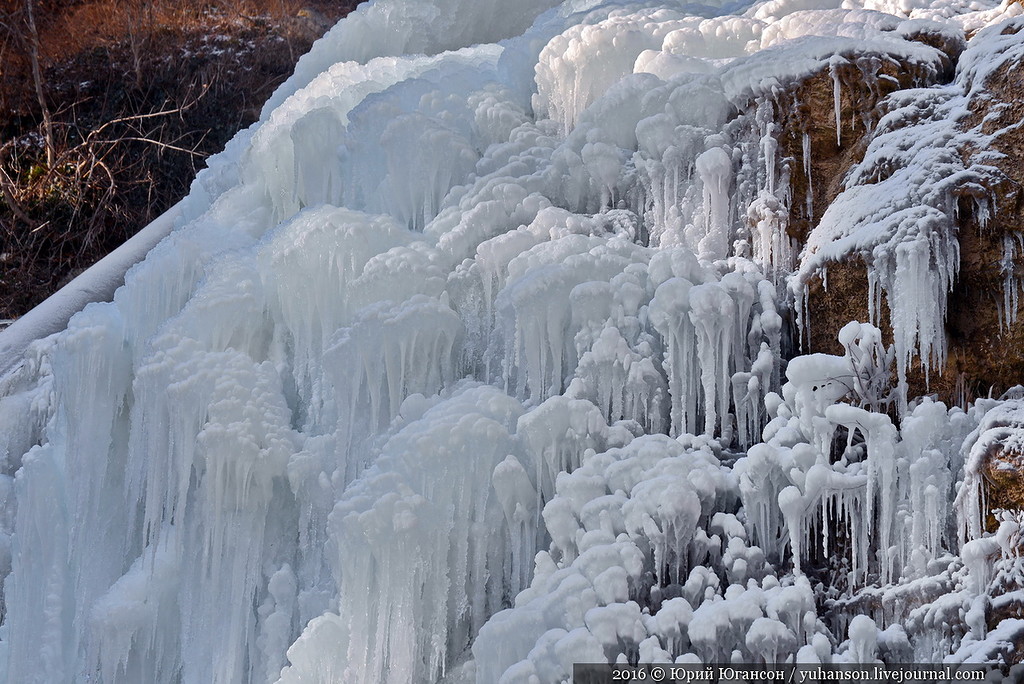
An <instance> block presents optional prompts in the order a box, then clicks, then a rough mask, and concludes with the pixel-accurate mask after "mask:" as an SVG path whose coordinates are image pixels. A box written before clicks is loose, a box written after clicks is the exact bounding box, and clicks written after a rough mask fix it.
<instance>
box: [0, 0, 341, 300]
mask: <svg viewBox="0 0 1024 684" xmlns="http://www.w3.org/2000/svg"><path fill="white" fill-rule="evenodd" d="M354 4H355V3H354V2H353V3H351V4H350V5H348V6H344V5H335V4H332V3H330V2H328V1H323V2H312V3H311V2H299V1H298V0H269V1H268V2H253V1H250V0H216V1H211V2H205V3H188V2H185V3H181V2H171V1H169V0H155V1H154V2H142V1H141V0H77V1H75V0H60V1H54V2H49V3H46V2H42V1H40V0H37V1H36V7H35V18H36V23H37V27H38V53H39V61H40V66H41V72H42V85H43V88H42V90H43V95H44V101H45V103H46V105H47V109H48V110H49V113H50V114H51V118H52V139H53V148H54V149H53V153H52V154H51V155H49V156H50V157H51V158H50V159H48V155H47V153H46V146H45V144H44V140H45V137H46V136H45V128H44V125H43V116H42V109H41V106H40V102H39V98H38V97H37V94H36V91H35V88H34V81H33V79H32V72H31V68H30V67H31V65H30V60H29V58H28V54H29V52H28V50H27V49H26V47H27V45H26V41H25V38H24V35H25V33H24V32H22V33H21V34H19V33H18V32H17V31H18V29H19V27H21V28H24V21H23V20H24V16H23V7H24V2H23V0H16V1H13V2H12V1H10V0H4V1H2V2H0V21H3V26H2V27H0V29H2V30H0V319H3V318H13V317H16V316H18V315H20V314H22V313H24V312H25V311H27V310H28V309H29V308H31V307H32V306H34V305H35V304H37V303H38V302H40V301H42V299H44V298H45V297H47V296H48V295H49V294H51V293H52V292H53V291H54V290H55V289H56V288H57V287H59V286H60V285H61V284H63V283H64V282H66V281H67V280H69V279H70V278H71V277H73V276H74V275H76V274H77V273H78V272H80V271H81V270H83V269H84V268H86V267H88V266H89V265H90V264H91V263H93V262H95V261H96V260H98V259H99V258H101V257H102V256H103V255H104V254H106V253H107V252H109V251H110V250H111V249H113V248H115V247H116V246H117V245H118V244H120V243H121V242H122V241H123V240H124V239H126V238H127V237H130V236H131V235H132V234H133V233H134V232H135V231H136V230H138V229H139V228H141V227H143V226H144V225H145V224H146V223H148V222H149V221H150V220H152V219H153V218H155V217H156V216H158V215H159V214H160V213H162V212H163V211H164V210H166V209H167V208H168V207H170V206H171V205H172V204H173V203H174V202H176V201H177V200H178V199H180V198H181V197H182V196H183V195H184V194H185V193H186V192H187V190H188V187H189V184H190V183H191V181H192V178H194V176H195V174H196V172H197V170H198V169H200V168H202V165H203V160H204V159H205V158H206V157H207V156H209V155H210V154H213V153H215V152H217V151H219V150H220V149H222V148H223V146H224V144H225V143H226V142H227V140H228V139H230V137H231V136H232V135H234V133H235V132H236V131H238V130H239V129H240V128H242V127H244V126H247V125H248V124H250V123H251V122H252V121H253V120H255V118H256V116H257V115H258V112H259V109H260V107H261V106H262V103H263V102H264V101H265V100H266V99H267V98H268V97H269V96H270V94H271V93H272V92H273V90H274V88H276V87H277V85H278V84H280V83H281V82H282V81H283V80H284V79H285V78H286V77H287V75H288V74H289V73H291V70H292V68H293V67H294V63H295V61H296V60H297V59H298V57H299V56H300V55H301V54H303V53H304V52H305V51H306V50H308V49H309V46H310V45H311V43H312V41H313V40H315V39H316V38H317V37H319V35H321V34H322V33H323V31H324V30H325V29H326V28H327V27H328V26H329V25H330V24H332V23H333V22H334V21H336V20H337V19H338V18H340V16H342V15H343V14H345V13H346V12H347V11H348V10H349V9H351V8H352V7H353V6H354ZM300 14H301V15H302V16H300Z"/></svg>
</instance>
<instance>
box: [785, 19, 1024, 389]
mask: <svg viewBox="0 0 1024 684" xmlns="http://www.w3.org/2000/svg"><path fill="white" fill-rule="evenodd" d="M1010 26H1011V27H1013V26H1014V25H1013V24H1011V25H1010ZM1018 28H1019V27H1018ZM1016 30H1017V28H1010V29H1004V34H1005V33H1006V32H1007V31H1016ZM919 39H920V40H922V41H923V42H928V43H929V44H932V45H935V46H937V47H941V49H942V50H943V51H944V52H945V53H946V54H947V55H948V56H949V59H950V65H951V66H950V69H949V70H948V71H947V72H946V73H945V74H944V76H945V77H946V78H952V75H953V67H952V65H953V64H955V61H956V60H957V58H958V57H959V54H960V51H961V47H960V46H959V45H957V44H956V43H955V42H951V41H950V40H949V39H948V38H947V37H944V36H942V35H939V34H935V33H928V32H926V31H922V32H921V34H920V35H919ZM876 59H877V58H876ZM1017 64H1018V62H1017V61H1016V60H1014V59H1006V60H1004V61H1003V62H1002V64H1001V65H1000V66H999V68H997V69H995V70H994V71H992V72H991V73H988V74H985V75H984V76H983V77H981V78H979V79H978V81H977V82H974V83H972V84H971V92H970V93H969V97H968V100H967V101H968V103H969V113H966V115H965V116H963V118H962V119H961V120H960V122H959V124H958V126H959V128H960V129H961V130H964V131H976V132H977V133H978V134H979V136H978V137H979V138H982V139H985V140H986V141H991V144H990V145H988V146H987V147H986V149H970V148H967V149H963V150H962V151H961V153H962V155H963V157H964V160H965V164H966V163H967V159H968V158H969V157H972V156H973V157H975V158H977V156H978V155H981V156H982V157H983V158H984V159H985V163H986V164H989V165H991V166H992V167H994V168H995V169H997V170H998V173H997V174H994V177H999V178H1000V180H999V182H994V183H992V184H990V185H989V186H988V187H979V186H978V185H977V184H967V185H966V186H965V188H964V189H963V190H962V191H961V192H962V194H960V195H959V197H958V200H957V203H956V211H955V222H956V226H955V234H956V237H957V240H958V243H959V257H960V259H959V273H958V276H957V278H956V279H955V281H954V283H953V287H952V290H951V292H950V293H949V296H948V301H947V306H948V309H947V317H946V321H945V334H946V340H947V357H946V359H945V363H943V364H941V365H940V366H939V367H937V368H933V369H931V370H930V372H928V373H925V372H924V369H922V368H921V366H920V362H919V361H917V360H915V362H914V363H913V364H912V365H911V367H910V369H909V371H908V377H907V379H908V385H909V388H908V390H909V391H908V395H909V396H911V397H913V396H918V395H924V394H937V395H938V396H939V398H940V399H942V400H943V401H946V402H947V403H956V404H965V403H966V402H968V401H971V400H973V399H974V398H976V397H982V396H999V395H1000V394H1002V393H1003V392H1004V391H1005V390H1006V389H1008V388H1009V387H1012V386H1014V385H1016V384H1018V383H1020V382H1021V380H1022V379H1024V317H1022V316H1021V309H1022V307H1024V301H1021V300H1020V298H1019V297H1018V296H1017V294H1016V292H1015V290H1016V289H1017V288H1018V287H1020V278H1021V275H1022V274H1024V265H1022V262H1021V252H1022V251H1024V249H1022V245H1024V243H1022V242H1021V237H1020V233H1019V232H1018V231H1019V230H1020V226H1021V225H1022V219H1024V216H1022V214H1021V209H1022V207H1021V194H1020V188H1021V184H1022V183H1024V164H1022V163H1021V152H1020V150H1022V149H1024V132H1022V131H1021V130H1020V129H1019V122H1020V121H1021V120H1022V118H1024V102H1022V101H1021V99H1020V96H1019V93H1020V92H1024V75H1022V74H1021V72H1020V71H1019V69H1016V68H1015V67H1016V66H1017ZM865 66H868V68H865ZM878 67H879V68H878V70H877V71H874V72H873V71H872V69H871V68H870V65H865V64H852V63H851V64H850V66H849V67H847V68H844V69H843V70H842V72H841V80H842V110H841V120H842V122H843V130H842V144H841V145H837V143H836V133H835V117H834V116H833V115H832V111H831V110H832V98H833V82H832V79H831V78H830V77H829V76H830V75H829V74H828V73H821V74H819V75H817V76H816V77H814V78H812V79H810V80H808V81H807V82H805V83H803V84H802V85H801V86H800V87H799V88H798V89H796V90H795V91H794V92H793V93H792V95H791V96H790V97H791V98H792V100H793V102H794V107H793V109H792V111H794V112H798V113H796V114H795V115H794V116H793V117H792V119H791V120H790V121H789V122H787V129H786V135H785V136H784V138H783V144H784V146H785V148H786V150H787V154H789V155H791V156H793V157H795V158H801V153H802V150H801V149H800V145H801V137H802V134H803V132H804V130H805V131H806V133H807V134H808V136H809V142H810V145H809V147H810V156H811V163H810V171H811V173H810V177H809V179H808V178H807V176H806V175H805V174H802V173H795V174H794V177H793V196H794V201H793V206H794V212H793V213H794V216H793V219H792V221H791V223H790V227H791V232H792V234H793V235H794V237H796V238H798V239H799V240H800V242H801V244H803V242H804V240H805V239H806V238H807V235H808V233H809V231H810V230H811V229H812V228H813V227H814V226H815V225H816V223H817V221H818V220H819V219H820V217H821V216H822V214H823V213H824V211H825V209H826V208H827V207H828V206H829V204H830V203H831V202H832V201H834V200H835V198H836V197H837V196H838V195H839V193H840V192H841V191H843V189H844V181H845V179H846V176H847V175H848V173H849V172H850V170H851V168H853V166H854V165H855V164H857V163H859V162H860V161H861V160H862V158H863V156H864V153H865V150H866V149H867V143H868V141H869V140H870V132H869V130H868V126H870V125H871V123H872V122H875V121H878V119H879V118H880V116H881V115H882V109H883V108H884V106H885V104H884V103H882V104H881V105H880V102H881V101H882V98H883V97H884V96H885V95H887V94H888V93H891V92H894V91H895V90H897V89H898V88H905V87H907V85H908V80H910V79H909V78H908V75H907V74H906V73H905V72H903V71H901V70H900V69H899V67H898V65H892V64H890V63H888V62H884V61H883V62H881V63H880V64H879V65H878ZM875 74H877V76H875ZM897 83H898V85H897ZM939 85H940V86H941V84H939ZM801 122H804V125H805V126H806V128H805V129H804V130H801V129H800V128H799V126H800V123H801ZM865 124H867V125H865ZM798 166H799V165H798ZM808 180H809V186H810V188H811V189H812V190H813V201H812V202H810V203H808V202H806V201H803V202H802V201H801V200H800V198H801V197H804V198H806V193H807V192H808ZM976 199H983V200H987V203H988V207H990V208H991V209H990V211H985V210H984V209H983V210H981V211H979V210H978V206H979V204H978V202H976V201H975V200H976ZM808 207H810V208H811V211H808ZM1016 291H1017V292H1019V290H1016ZM868 304H869V284H868V278H867V269H866V265H865V263H864V261H863V255H862V254H859V253H851V254H849V255H848V256H847V258H845V259H843V260H841V261H836V262H833V263H830V264H829V266H828V270H827V274H826V276H825V277H824V278H821V277H817V278H814V279H812V281H811V282H809V283H808V293H807V310H806V317H805V320H806V324H807V325H806V330H805V331H804V335H805V338H804V344H805V349H809V350H810V351H812V352H816V351H823V352H828V353H840V352H841V351H842V350H841V349H839V348H838V346H837V342H836V334H837V332H838V330H839V329H840V328H841V327H842V326H843V325H844V324H845V323H846V322H848V321H850V320H868V315H869V312H868ZM877 313H878V315H877V319H878V320H877V321H876V323H877V324H879V325H880V327H882V329H883V331H885V334H886V340H887V341H888V342H891V341H892V329H891V321H890V313H889V308H888V306H887V302H886V299H885V298H884V297H883V298H881V301H880V307H879V311H878V312H877Z"/></svg>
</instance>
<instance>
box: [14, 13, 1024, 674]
mask: <svg viewBox="0 0 1024 684" xmlns="http://www.w3.org/2000/svg"><path fill="white" fill-rule="evenodd" d="M1021 13H1022V9H1021V6H1020V5H1019V4H1013V3H1005V4H1003V5H996V4H993V3H992V2H989V1H988V0H978V1H977V2H970V3H968V2H966V0H964V1H963V2H961V1H959V0H955V1H953V2H936V3H935V4H934V6H932V5H930V4H928V3H927V2H897V1H896V0H892V1H891V2H890V1H889V0H844V1H843V2H839V1H838V0H760V1H758V2H754V3H750V2H744V0H737V1H736V2H725V3H724V4H722V5H721V6H720V7H709V6H708V5H687V4H685V3H682V2H673V1H668V0H636V1H630V0H612V1H609V2H602V1H601V0H565V1H564V2H558V1H557V0H521V1H518V2H500V1H498V0H475V1H474V0H433V2H420V1H418V0H379V1H377V2H371V3H364V4H363V5H360V7H359V9H358V10H356V11H355V12H353V13H352V14H351V15H350V16H348V17H347V18H345V19H344V20H342V21H341V22H340V23H339V24H338V25H337V26H336V27H335V28H334V29H332V30H331V31H330V32H329V33H328V34H327V35H326V36H325V37H324V38H323V39H321V40H320V41H319V42H317V43H316V44H315V45H314V47H313V49H312V51H311V52H310V53H309V54H308V55H306V56H305V57H303V58H302V60H301V61H300V62H299V64H298V67H297V69H296V72H295V75H294V76H292V78H291V79H290V80H288V81H287V82H286V83H285V84H284V85H283V86H281V88H280V89H279V90H278V91H277V92H276V93H275V94H274V96H273V98H272V99H271V101H270V102H269V103H268V104H267V106H266V107H265V108H264V111H263V116H262V118H261V120H260V121H259V122H258V123H256V124H254V125H253V126H252V127H251V128H250V129H248V130H245V131H242V132H241V133H239V134H238V135H237V136H236V137H235V139H234V140H233V141H232V142H231V143H230V144H229V145H228V147H227V149H226V150H225V151H224V152H223V153H221V154H220V155H219V156H217V157H215V158H213V159H211V160H210V163H209V168H207V169H206V170H204V171H203V172H201V173H200V174H199V176H198V177H197V179H196V180H195V182H194V184H193V186H192V191H191V194H190V195H189V197H188V198H187V199H186V200H185V201H184V203H183V204H182V207H181V215H180V216H179V218H178V219H177V223H176V226H175V229H174V230H173V232H171V233H170V235H168V237H166V238H165V239H164V240H163V241H162V242H160V243H159V244H158V245H157V246H156V247H155V248H154V249H152V251H150V252H149V254H148V255H147V256H146V258H145V260H144V261H142V262H140V263H138V264H137V265H136V266H134V267H133V268H132V269H131V270H130V271H129V272H128V274H127V276H126V279H125V280H126V282H125V285H124V286H123V287H121V288H120V289H119V290H118V291H117V292H116V294H115V295H114V297H113V301H112V302H109V303H94V304H90V305H89V306H87V307H86V308H85V309H84V310H83V311H81V312H80V313H78V314H77V315H75V316H74V317H73V318H72V320H71V322H70V323H69V325H68V326H67V329H66V330H65V331H63V332H61V333H58V334H55V335H53V336H50V337H47V338H45V339H42V340H38V341H36V342H35V343H34V344H33V345H32V346H31V347H30V349H29V350H28V352H27V353H26V355H25V358H24V361H23V362H22V363H21V364H20V365H19V366H18V368H17V369H15V370H14V371H13V372H11V373H9V374H8V375H6V376H4V377H3V378H2V379H0V470H2V473H0V574H2V576H3V577H4V578H5V579H4V584H3V602H2V608H3V622H2V627H0V681H6V682H10V683H11V684H14V683H18V684H22V683H33V682H35V683H39V684H60V683H64V682H68V683H70V682H102V683H104V684H114V683H118V682H120V683H125V684H128V683H138V682H152V683H154V684H164V683H166V684H174V683H179V682H180V683H182V684H211V683H212V684H243V683H245V684H255V683H256V682H265V683H266V684H274V683H276V682H280V683H282V684H285V683H287V684H300V683H302V684H314V683H326V682H341V681H346V682H366V683H373V682H389V683H390V682H393V683H396V684H397V683H408V682H448V683H449V684H456V683H459V682H463V683H464V682H478V683H479V684H498V683H501V684H514V683H517V682H522V683H524V684H526V683H528V682H539V683H549V682H551V683H555V682H562V681H568V680H569V679H570V678H571V674H572V664H573V663H574V662H617V661H618V662H632V663H635V662H638V661H639V662H645V663H649V662H679V663H692V662H702V661H703V662H733V663H739V662H744V663H766V662H767V663H797V662H799V663H840V662H865V661H866V660H874V659H876V658H877V659H878V660H880V661H886V662H943V661H947V662H961V661H964V660H968V659H980V660H983V661H989V662H999V661H1000V659H1001V658H1005V656H1006V653H1007V649H1008V648H1009V646H1008V645H1012V643H1013V641H1014V639H1018V638H1019V636H1020V634H1021V632H1024V629H1022V627H1024V622H1022V621H1021V620H1019V619H1016V618H1007V619H1005V620H1003V622H1001V623H999V624H998V625H995V626H993V625H990V624H987V622H986V612H985V611H986V610H987V609H988V607H991V606H992V605H996V604H999V605H1003V604H1006V605H1010V604H1011V603H1012V601H1021V596H1020V595H1015V594H1014V592H1017V591H1024V587H1022V585H1021V578H1022V577H1024V561H1022V560H1021V553H1022V546H1021V534H1022V533H1021V530H1022V529H1024V528H1022V525H1024V519H1022V518H1021V514H1020V512H1019V511H1018V512H1014V511H1008V510H1006V511H1004V510H992V511H990V510H989V508H988V507H987V502H986V499H985V490H984V486H983V475H982V473H981V472H980V471H979V468H980V467H981V466H980V463H981V460H982V458H983V456H984V454H985V453H986V450H987V449H989V448H990V447H991V445H992V444H995V443H998V441H999V440H1001V439H1006V438H1007V437H1006V436H1007V434H1010V435H1011V437H1010V438H1011V439H1020V437H1014V436H1013V435H1016V434H1017V433H1016V432H1014V430H1017V429H1024V403H1022V402H1024V399H1022V398H1021V396H1020V395H1019V394H1018V395H1013V396H1008V397H1007V398H1006V399H1005V400H1002V401H1001V400H996V399H987V400H979V401H977V402H975V403H973V404H971V405H969V406H962V407H958V406H947V405H945V404H943V403H941V402H939V401H936V400H934V399H933V398H929V397H925V398H915V397H913V396H908V380H907V377H908V373H909V372H910V369H912V368H913V367H914V364H918V366H920V367H922V368H923V370H924V372H925V373H927V372H928V371H929V369H940V368H941V365H942V363H943V362H944V361H945V357H946V342H945V335H944V332H943V325H944V322H945V316H946V312H947V309H946V297H947V294H948V292H949V290H950V287H951V285H952V283H953V282H954V280H955V279H956V277H957V273H958V264H959V243H958V237H957V232H956V229H955V226H956V223H955V221H956V212H957V211H958V206H959V205H958V198H960V201H962V199H963V197H965V196H968V197H970V198H972V200H971V201H973V202H974V205H973V206H975V208H976V210H977V212H978V213H985V212H988V211H998V207H996V206H994V205H993V204H992V202H991V201H990V198H989V196H988V195H987V194H986V192H985V191H984V188H988V187H991V184H992V183H993V182H996V181H997V180H998V179H997V176H998V171H997V170H996V169H995V168H994V167H993V166H992V165H991V164H990V162H991V157H990V156H986V154H985V153H984V152H983V150H984V149H985V144H986V138H985V136H986V135H995V133H992V132H991V131H987V130H986V131H984V132H983V131H982V130H981V129H980V128H979V129H971V128H969V127H967V126H959V125H958V124H957V122H958V121H960V120H961V119H963V118H964V117H965V116H966V115H967V113H968V111H969V109H970V107H969V104H970V101H971V98H972V97H974V93H975V92H976V91H977V89H978V88H981V87H983V85H984V79H985V78H986V77H987V74H989V73H991V72H992V70H994V69H995V68H997V67H998V66H999V65H1001V64H1004V63H1010V62H1011V60H1015V59H1019V58H1020V56H1021V54H1022V53H1024V31H1022V29H1024V21H1022V20H1021V19H1015V18H1014V17H1015V16H1016V15H1019V14H1021ZM1018 32H1020V33H1018ZM967 33H970V34H975V35H974V37H973V39H972V40H970V41H966V39H965V34H967ZM922 36H925V37H926V38H928V39H924V38H922ZM944 45H945V46H954V47H955V48H956V50H955V54H951V50H944V49H943V46H944ZM961 50H962V51H963V52H962V54H960V51H961ZM954 61H956V64H954V63H953V62H954ZM886 65H888V66H886ZM892 65H897V67H898V69H899V71H900V78H902V79H904V80H903V81H902V82H897V79H896V78H895V77H893V76H891V75H889V72H885V71H884V69H885V68H889V69H890V71H891V68H892ZM850 74H855V75H856V77H857V78H861V79H864V80H865V82H868V83H869V84H871V87H876V90H877V92H878V93H879V94H880V95H879V97H881V96H882V94H884V93H888V92H890V91H891V90H893V89H895V86H893V82H896V85H898V86H899V87H900V89H897V90H896V91H895V92H894V93H892V94H891V95H888V97H887V98H886V99H885V100H884V103H885V106H884V107H883V108H882V109H881V110H880V112H881V113H880V115H879V116H878V117H877V118H875V119H872V118H871V117H870V116H867V117H866V118H865V119H864V120H860V119H858V120H856V121H851V120H849V119H844V118H843V116H842V111H843V109H842V108H843V107H844V103H845V102H849V100H850V98H851V97H852V95H851V92H850V91H849V84H850V81H849V79H850V78H852V77H851V76H850ZM818 76H820V77H821V78H823V79H825V80H826V82H827V84H828V102H829V104H830V107H832V108H834V111H833V110H832V109H828V110H826V111H822V112H815V115H816V116H817V117H819V118H820V119H821V121H819V122H817V125H824V126H830V127H832V128H834V131H833V130H832V128H830V129H829V131H830V135H829V136H826V138H827V140H828V141H829V144H833V145H839V146H840V147H842V146H846V145H853V140H854V138H855V137H863V138H864V140H865V149H864V150H863V158H862V160H861V161H859V162H858V163H856V164H855V165H854V166H853V167H852V169H851V171H850V173H849V174H848V175H847V176H846V178H845V180H844V184H843V188H842V191H841V192H839V193H838V196H837V197H836V198H835V200H834V201H833V202H832V203H831V204H830V205H829V207H828V209H827V211H825V212H824V214H823V215H822V216H820V217H813V216H811V215H810V214H811V213H813V207H814V197H815V196H818V195H815V193H819V194H820V196H824V195H823V193H824V192H825V191H826V189H825V188H821V187H817V188H816V187H812V178H811V168H812V159H811V155H812V154H814V149H813V145H812V142H811V138H810V135H809V128H800V126H802V125H803V124H801V123H800V122H799V121H796V120H794V119H793V117H791V116H790V114H791V113H790V112H788V111H785V109H784V107H783V104H782V103H784V102H786V101H787V100H785V98H783V94H784V93H785V92H787V89H790V90H793V89H795V88H796V86H797V85H798V84H800V83H802V82H804V81H806V80H807V79H811V78H814V77H818ZM886 79H888V81H886ZM879 84H880V85H879ZM883 91H884V92H883ZM794 126H796V128H794ZM784 134H785V135H788V136H791V139H792V140H797V141H799V142H798V144H796V145H791V144H789V143H788V142H786V141H785V140H784V139H783V136H784ZM965 150H973V151H974V152H978V151H979V150H981V151H982V152H978V153H976V154H975V153H974V152H967V151H965ZM972 155H973V156H972ZM797 179H801V180H800V182H799V183H797ZM796 216H800V217H802V220H804V219H806V221H807V223H808V225H809V226H810V227H811V230H809V233H808V234H807V235H806V236H799V235H798V234H797V232H795V231H793V230H791V229H790V222H791V219H792V218H793V217H796ZM1008 244H1009V247H1008V250H1009V252H1008V254H1009V257H1008V259H1010V261H1011V262H1012V259H1013V256H1014V253H1015V252H1014V247H1013V243H1012V241H1011V242H1010V243H1008ZM851 254H856V255H859V256H860V257H861V258H862V260H863V261H864V264H865V265H866V267H867V270H868V281H869V284H870V293H869V299H870V301H869V302H868V303H867V304H868V306H869V311H870V316H869V318H870V320H866V321H863V322H858V321H853V322H850V323H849V324H848V325H846V326H845V327H842V329H841V331H840V333H839V339H838V342H839V345H838V347H837V348H841V349H843V350H844V351H843V352H842V353H838V354H824V353H815V354H803V355H801V349H802V345H803V344H804V343H805V340H806V337H807V329H808V326H813V325H814V324H815V321H813V320H809V319H808V312H807V310H806V307H805V298H806V296H807V289H808V287H809V286H810V285H809V284H810V283H811V281H812V280H814V279H816V278H817V279H825V278H826V276H827V271H828V268H829V266H830V265H831V264H833V263H836V262H838V261H840V260H841V259H843V258H844V257H846V256H848V255H851ZM1011 265H1012V264H1011ZM1007 273H1008V274H1009V273H1010V271H1007ZM1007 283H1008V285H1007V292H1006V293H1005V294H1006V299H1005V301H1006V302H1012V304H1013V307H1014V311H1015V307H1016V301H1017V299H1016V297H1017V294H1016V287H1017V282H1016V280H1015V279H1014V277H1013V276H1012V275H1007ZM1006 306H1008V307H1009V306H1010V304H1007V305H1006ZM1007 315H1008V316H1009V315H1010V312H1009V311H1008V312H1007ZM890 333H891V334H890ZM1021 434H1024V433H1021ZM990 513H991V518H992V520H991V521H988V520H987V519H986V518H987V517H989V515H990ZM1015 596H1016V597H1015ZM1014 597H1015V598H1014ZM1000 602H1002V603H1000ZM1018 605H1019V604H1018ZM1018 643H1019V642H1018ZM979 654H980V655H979Z"/></svg>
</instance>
